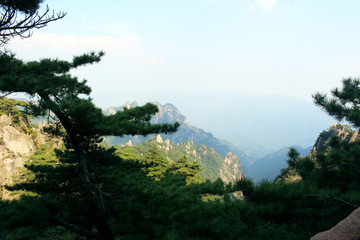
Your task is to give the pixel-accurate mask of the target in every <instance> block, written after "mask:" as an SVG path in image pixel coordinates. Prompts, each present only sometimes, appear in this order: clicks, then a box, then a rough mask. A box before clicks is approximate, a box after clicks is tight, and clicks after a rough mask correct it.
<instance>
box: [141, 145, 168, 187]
mask: <svg viewBox="0 0 360 240" xmlns="http://www.w3.org/2000/svg"><path fill="white" fill-rule="evenodd" d="M145 161H146V162H147V163H149V164H150V167H149V168H148V171H149V173H148V176H149V177H152V178H154V179H155V180H161V179H162V178H163V177H164V174H165V172H166V171H167V168H168V166H169V160H167V159H166V158H165V156H164V155H163V154H162V153H161V152H160V150H159V147H158V146H157V145H156V144H155V143H152V145H151V148H150V149H149V152H148V153H146V154H145Z"/></svg>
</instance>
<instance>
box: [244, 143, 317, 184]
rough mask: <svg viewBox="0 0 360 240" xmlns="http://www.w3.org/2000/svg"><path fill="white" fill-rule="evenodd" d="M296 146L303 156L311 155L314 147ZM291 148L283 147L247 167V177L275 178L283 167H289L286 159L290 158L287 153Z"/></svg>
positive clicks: (257, 178) (254, 178) (258, 178)
mask: <svg viewBox="0 0 360 240" xmlns="http://www.w3.org/2000/svg"><path fill="white" fill-rule="evenodd" d="M294 148H295V149H296V150H297V151H298V152H299V153H300V155H301V156H307V155H309V153H310V151H311V149H312V147H309V148H302V147H300V146H294ZM289 149H290V148H289V147H284V148H281V149H280V150H278V151H276V152H273V153H271V154H268V155H266V156H265V157H263V158H261V159H259V160H257V161H256V162H255V163H254V164H252V165H251V166H249V168H248V169H247V172H246V177H249V178H251V179H253V180H254V181H260V180H263V179H268V180H273V179H275V178H276V177H277V176H278V175H279V174H280V170H281V169H283V168H287V167H288V165H287V162H286V160H287V159H288V156H287V154H288V152H289Z"/></svg>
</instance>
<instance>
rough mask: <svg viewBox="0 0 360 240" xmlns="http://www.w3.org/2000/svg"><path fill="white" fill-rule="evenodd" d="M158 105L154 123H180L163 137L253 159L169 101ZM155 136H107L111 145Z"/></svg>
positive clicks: (129, 105)
mask: <svg viewBox="0 0 360 240" xmlns="http://www.w3.org/2000/svg"><path fill="white" fill-rule="evenodd" d="M154 104H155V105H157V106H158V108H159V112H158V113H157V114H155V116H153V118H152V119H151V122H152V123H173V122H178V123H180V127H179V129H178V131H176V132H175V133H172V134H161V135H160V136H161V137H162V139H169V140H170V141H171V142H172V143H175V144H181V143H183V142H186V141H192V142H193V143H194V144H195V145H205V146H208V147H211V148H213V149H214V150H215V151H216V152H217V153H219V154H220V155H221V156H222V157H225V156H226V155H227V154H228V153H229V152H233V153H235V155H236V156H238V157H239V159H240V161H241V162H242V163H243V164H244V165H247V163H249V162H251V161H252V158H250V157H249V156H247V155H246V154H245V153H244V152H243V151H242V150H241V149H239V148H236V147H235V146H231V145H227V144H224V143H222V142H221V141H220V140H219V139H217V138H216V137H214V136H213V134H211V133H209V132H206V131H204V130H202V129H200V128H198V127H195V126H193V125H190V123H189V121H188V120H187V118H186V117H185V116H184V115H183V114H182V113H181V112H180V111H179V110H178V109H177V108H176V107H175V106H174V105H172V104H170V103H167V104H165V105H162V104H160V103H157V102H155V103H154ZM135 106H137V103H136V102H133V103H126V104H124V105H123V106H121V107H112V108H108V109H106V110H104V112H105V113H106V114H113V113H115V112H116V111H121V110H122V109H123V108H129V107H135ZM152 138H154V135H149V136H146V137H143V136H125V137H121V138H120V137H107V138H106V141H107V142H108V143H109V144H110V145H122V144H124V143H126V142H128V141H130V140H131V142H132V144H134V145H136V144H140V143H141V142H144V141H149V140H150V139H152Z"/></svg>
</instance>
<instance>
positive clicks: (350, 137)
mask: <svg viewBox="0 0 360 240" xmlns="http://www.w3.org/2000/svg"><path fill="white" fill-rule="evenodd" d="M335 136H336V137H338V138H339V139H340V140H341V141H347V142H354V141H357V140H359V139H360V135H359V131H358V130H352V129H350V128H349V127H347V126H346V125H342V124H334V125H332V126H331V127H330V128H329V130H326V131H323V132H322V133H320V135H319V137H318V138H317V140H316V142H315V144H314V147H313V149H312V152H313V153H314V152H325V151H326V149H327V147H328V146H329V142H330V140H331V138H332V137H335Z"/></svg>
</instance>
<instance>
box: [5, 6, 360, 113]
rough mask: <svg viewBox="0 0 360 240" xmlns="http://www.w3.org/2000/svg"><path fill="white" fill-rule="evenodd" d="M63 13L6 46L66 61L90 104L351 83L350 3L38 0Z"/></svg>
mask: <svg viewBox="0 0 360 240" xmlns="http://www.w3.org/2000/svg"><path fill="white" fill-rule="evenodd" d="M45 4H48V5H49V7H50V8H51V9H52V10H54V11H64V12H67V16H66V17H65V18H64V19H62V20H60V21H57V22H55V23H52V24H49V26H48V27H46V28H43V29H39V30H35V31H34V34H33V36H32V37H31V38H29V39H25V40H20V39H14V40H12V41H11V42H10V43H9V44H8V46H7V48H9V49H12V50H13V51H15V52H16V53H17V55H18V57H20V58H23V59H25V60H34V59H39V58H44V57H51V58H55V57H58V58H62V59H71V57H72V56H74V55H77V54H81V53H83V52H88V51H91V50H104V51H105V52H106V56H105V57H104V59H103V61H102V62H101V63H99V64H97V65H92V66H88V67H85V68H81V69H79V70H76V71H74V74H76V75H77V76H79V78H85V79H87V80H88V82H89V85H90V86H91V87H92V88H93V94H92V96H93V98H94V101H95V103H96V104H97V105H99V106H100V107H109V106H116V105H122V104H123V103H124V102H125V101H132V100H137V101H139V102H140V103H145V102H148V101H155V100H156V101H161V102H162V103H166V102H171V101H172V99H173V98H174V97H180V96H182V97H184V96H186V95H187V94H200V93H206V92H212V91H225V92H233V93H239V94H246V95H282V96H294V97H297V98H302V99H308V100H310V99H311V94H313V93H315V92H316V91H321V92H327V91H328V90H329V89H331V88H334V87H336V86H340V85H341V80H342V79H343V78H344V77H359V71H360V45H359V43H360V15H359V11H360V1H358V0H344V1H338V0H326V1H325V0H316V1H310V0H181V1H179V0H178V1H176V0H151V1H149V0H126V1H125V0H117V1H115V0H108V1H94V0H87V1H82V0H78V1H73V0H71V1H70V0H56V1H55V0H47V1H45Z"/></svg>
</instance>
